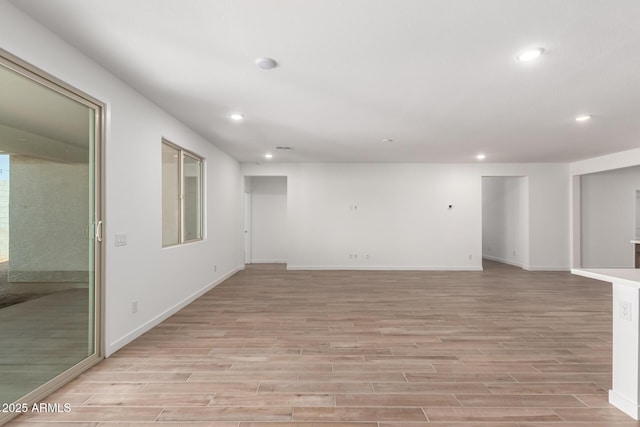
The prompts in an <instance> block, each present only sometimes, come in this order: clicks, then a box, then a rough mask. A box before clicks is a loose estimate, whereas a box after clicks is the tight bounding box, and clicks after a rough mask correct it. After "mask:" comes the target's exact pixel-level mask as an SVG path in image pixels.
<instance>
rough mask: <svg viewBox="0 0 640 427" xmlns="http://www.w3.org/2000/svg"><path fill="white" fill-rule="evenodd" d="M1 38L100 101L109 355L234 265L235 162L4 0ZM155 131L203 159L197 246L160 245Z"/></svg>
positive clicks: (237, 258) (238, 259)
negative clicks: (202, 226) (120, 235)
mask: <svg viewBox="0 0 640 427" xmlns="http://www.w3.org/2000/svg"><path fill="white" fill-rule="evenodd" d="M0 43H1V44H0V47H2V48H3V49H5V50H7V51H9V52H11V53H13V54H14V55H16V56H18V57H20V58H22V59H24V60H25V61H27V62H30V63H32V64H33V65H35V66H37V67H39V68H41V69H43V70H45V71H46V72H48V73H50V74H52V75H54V76H55V77H58V78H60V79H62V80H64V81H66V82H67V83H69V84H71V85H74V86H76V87H77V88H79V89H80V90H82V91H84V92H86V93H88V94H90V95H92V96H93V97H95V98H97V99H99V100H101V101H103V102H105V103H106V104H107V125H106V135H107V137H106V145H105V164H106V170H105V180H106V182H105V189H106V194H105V205H106V209H105V213H106V217H105V224H106V228H105V236H106V242H105V245H104V247H105V250H106V255H105V259H106V265H105V284H104V286H105V311H106V312H105V332H106V336H105V344H106V348H105V350H106V353H107V355H108V354H111V353H112V352H114V351H115V350H117V349H118V348H120V347H122V346H123V345H125V344H126V343H128V342H129V341H131V340H132V339H134V338H135V337H137V336H138V335H140V334H142V333H143V332H145V331H146V330H148V329H150V328H151V327H152V326H154V325H155V324H157V323H158V322H160V321H161V320H162V319H163V318H164V317H166V316H167V315H169V314H171V313H172V312H174V311H175V310H177V309H178V308H179V307H181V306H183V305H184V304H186V303H187V302H189V301H190V300H191V299H192V298H194V297H195V296H197V295H199V293H200V292H203V291H204V290H206V289H207V288H208V287H209V286H211V285H213V284H215V283H218V282H219V281H220V280H221V279H223V278H224V277H225V276H227V275H229V274H231V273H233V272H235V271H237V269H238V268H240V265H241V264H242V244H241V234H240V230H241V226H240V224H241V222H240V220H241V215H242V214H241V213H242V205H241V194H242V185H241V181H240V177H239V165H238V163H237V162H236V161H235V160H233V159H232V158H230V157H229V156H228V155H226V154H224V153H223V152H221V151H220V150H219V149H217V148H216V147H215V146H213V145H212V144H211V143H210V142H209V141H206V140H204V139H203V138H202V137H200V136H199V135H197V134H196V133H194V132H193V131H191V130H190V129H189V128H188V127H187V126H185V125H184V124H182V123H181V122H179V121H177V120H176V119H175V118H173V117H172V116H170V115H169V114H167V113H166V112H164V111H163V110H161V109H160V108H159V107H158V106H156V105H155V104H153V103H152V102H150V101H149V100H147V99H146V98H144V97H142V96H141V95H140V94H139V93H138V92H136V91H135V90H133V89H132V88H130V87H129V86H127V85H125V84H124V83H123V82H122V81H120V80H118V79H117V78H115V77H114V76H113V75H112V74H110V73H109V72H107V71H106V70H104V69H103V68H101V67H100V66H99V65H97V64H96V63H94V62H92V61H91V60H89V59H88V58H87V57H85V56H84V55H83V54H81V53H80V52H79V51H77V50H75V49H73V48H72V47H70V46H69V45H67V44H66V43H65V42H63V41H62V40H61V39H60V38H58V37H57V36H56V35H55V34H53V33H51V32H50V31H48V30H47V29H45V28H44V27H42V26H41V25H39V24H38V23H36V22H35V21H33V20H32V19H31V18H29V17H28V16H26V15H25V14H23V13H22V12H20V11H19V10H17V9H16V8H15V7H14V6H12V5H11V4H10V3H8V2H6V1H1V2H0ZM163 137H165V138H167V139H168V140H170V141H173V142H175V143H176V144H179V145H181V146H183V147H184V148H186V149H188V150H190V151H193V152H194V153H197V154H199V155H200V156H202V157H204V158H205V159H206V164H205V169H206V172H205V175H206V183H205V187H206V189H205V199H206V205H205V206H206V207H205V209H206V224H207V226H206V230H205V231H206V239H205V240H204V241H203V242H199V243H193V244H189V245H184V246H178V247H171V248H165V249H162V241H161V240H162V233H161V230H162V224H161V210H162V203H161V182H162V178H161V138H163ZM117 232H125V233H127V234H128V246H123V247H117V248H116V247H115V246H114V234H115V233H117ZM133 300H137V301H138V313H136V314H132V313H131V301H133Z"/></svg>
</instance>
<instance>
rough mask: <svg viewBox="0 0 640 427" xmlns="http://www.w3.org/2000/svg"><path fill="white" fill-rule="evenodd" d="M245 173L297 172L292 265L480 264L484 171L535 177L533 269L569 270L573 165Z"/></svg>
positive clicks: (292, 180) (277, 168)
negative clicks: (570, 189)
mask: <svg viewBox="0 0 640 427" xmlns="http://www.w3.org/2000/svg"><path fill="white" fill-rule="evenodd" d="M242 174H243V175H244V176H254V175H272V176H278V175H284V176H287V177H288V203H287V210H288V236H289V241H288V248H289V258H288V266H289V268H292V269H302V268H313V269H328V268H343V269H358V268H360V269H445V270H456V269H460V270H479V269H481V268H482V263H481V257H482V176H528V177H529V200H528V202H529V204H528V206H529V209H528V216H529V230H530V241H529V258H530V266H529V267H530V268H531V269H534V270H535V269H540V270H566V269H568V267H569V259H568V258H569V257H568V253H569V232H568V227H569V216H568V212H569V191H568V189H569V171H568V166H567V165H561V164H511V165H497V164H274V163H271V164H262V165H255V164H243V165H242ZM449 204H453V208H452V209H451V210H449V209H448V205H449ZM350 255H351V257H350ZM354 255H357V258H355V257H354ZM367 255H368V258H367ZM470 256H471V259H470Z"/></svg>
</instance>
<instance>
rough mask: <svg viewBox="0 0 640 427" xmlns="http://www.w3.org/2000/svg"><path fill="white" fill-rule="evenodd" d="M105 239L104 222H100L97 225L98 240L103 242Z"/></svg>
mask: <svg viewBox="0 0 640 427" xmlns="http://www.w3.org/2000/svg"><path fill="white" fill-rule="evenodd" d="M103 237H104V236H103V222H102V220H100V221H98V222H97V223H96V240H97V241H98V242H102V238H103Z"/></svg>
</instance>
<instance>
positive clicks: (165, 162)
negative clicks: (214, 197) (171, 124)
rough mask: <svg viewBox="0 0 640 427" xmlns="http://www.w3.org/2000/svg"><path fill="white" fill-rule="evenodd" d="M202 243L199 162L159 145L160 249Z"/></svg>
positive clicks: (175, 148) (170, 146) (167, 144)
mask: <svg viewBox="0 0 640 427" xmlns="http://www.w3.org/2000/svg"><path fill="white" fill-rule="evenodd" d="M195 240H202V158H200V157H198V156H196V155H195V154H193V153H190V152H188V151H185V150H183V149H182V148H180V147H178V146H177V145H174V144H171V143H170V142H168V141H164V140H163V141H162V246H172V245H179V244H181V243H186V242H192V241H195Z"/></svg>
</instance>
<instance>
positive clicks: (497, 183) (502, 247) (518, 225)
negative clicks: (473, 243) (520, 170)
mask: <svg viewBox="0 0 640 427" xmlns="http://www.w3.org/2000/svg"><path fill="white" fill-rule="evenodd" d="M527 180H528V178H526V177H483V178H482V257H483V258H487V259H491V260H494V261H499V262H502V263H506V264H511V265H515V266H518V267H525V268H529V254H528V248H529V230H528V227H529V220H528V217H527V215H528V185H527V184H528V183H527Z"/></svg>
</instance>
